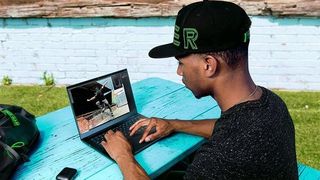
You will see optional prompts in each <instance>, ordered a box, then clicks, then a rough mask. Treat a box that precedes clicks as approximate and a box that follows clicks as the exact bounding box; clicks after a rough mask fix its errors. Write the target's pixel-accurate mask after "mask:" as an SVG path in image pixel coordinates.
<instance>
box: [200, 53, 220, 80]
mask: <svg viewBox="0 0 320 180" xmlns="http://www.w3.org/2000/svg"><path fill="white" fill-rule="evenodd" d="M218 64H219V62H218V60H217V59H216V58H215V57H213V56H212V55H205V57H204V64H203V65H204V66H203V68H204V70H205V71H204V72H205V75H206V76H207V77H212V76H214V75H215V74H216V73H217V72H218Z"/></svg>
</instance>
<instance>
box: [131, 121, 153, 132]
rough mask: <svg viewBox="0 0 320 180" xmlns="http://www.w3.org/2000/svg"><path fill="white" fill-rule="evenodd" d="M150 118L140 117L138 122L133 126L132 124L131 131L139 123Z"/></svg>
mask: <svg viewBox="0 0 320 180" xmlns="http://www.w3.org/2000/svg"><path fill="white" fill-rule="evenodd" d="M146 120H148V119H139V120H138V121H137V122H135V123H134V124H133V125H132V126H130V128H129V130H130V131H131V130H132V129H133V128H134V127H135V126H136V125H137V124H139V123H140V122H142V121H146Z"/></svg>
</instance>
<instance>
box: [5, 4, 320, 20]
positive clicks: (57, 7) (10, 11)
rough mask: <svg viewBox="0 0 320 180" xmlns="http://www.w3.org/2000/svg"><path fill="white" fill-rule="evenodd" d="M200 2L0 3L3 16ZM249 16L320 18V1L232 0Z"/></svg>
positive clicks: (148, 11)
mask: <svg viewBox="0 0 320 180" xmlns="http://www.w3.org/2000/svg"><path fill="white" fill-rule="evenodd" d="M195 1H198V0H131V1H130V0H0V17H5V18H9V17H13V18H20V17H44V18H54V17H131V18H137V17H155V16H175V15H176V14H177V12H178V11H179V9H180V8H181V7H182V6H184V5H186V4H189V3H192V2H195ZM229 1H232V2H234V3H236V4H239V5H240V6H242V7H243V8H244V9H245V10H246V11H247V13H248V14H249V15H273V16H313V17H319V16H320V0H229Z"/></svg>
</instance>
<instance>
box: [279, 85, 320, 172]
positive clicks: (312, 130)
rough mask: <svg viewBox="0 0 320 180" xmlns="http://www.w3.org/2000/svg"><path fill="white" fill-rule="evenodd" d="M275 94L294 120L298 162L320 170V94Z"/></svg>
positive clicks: (281, 92) (280, 92)
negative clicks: (281, 100) (284, 103)
mask: <svg viewBox="0 0 320 180" xmlns="http://www.w3.org/2000/svg"><path fill="white" fill-rule="evenodd" d="M275 92H276V93H277V94H278V95H279V96H280V97H281V98H282V99H283V100H284V101H285V102H286V104H287V106H288V109H289V112H290V115H291V117H292V119H293V122H294V126H295V130H296V131H295V132H296V151H297V158H298V161H299V162H302V163H304V164H306V165H308V166H311V167H314V168H316V169H320V92H288V91H275Z"/></svg>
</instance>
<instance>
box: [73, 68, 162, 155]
mask: <svg viewBox="0 0 320 180" xmlns="http://www.w3.org/2000/svg"><path fill="white" fill-rule="evenodd" d="M67 92H68V96H69V101H70V105H71V108H72V111H73V115H74V120H75V122H76V123H75V124H76V126H77V128H78V132H79V136H80V139H81V140H82V141H83V142H85V143H86V144H88V145H89V146H91V147H92V148H94V149H95V150H97V151H99V152H100V153H102V154H104V155H106V156H107V157H110V156H109V155H108V154H107V152H106V151H105V150H104V148H103V147H102V145H101V144H100V143H101V141H102V140H104V134H105V133H106V132H107V131H108V130H110V129H111V130H113V131H118V130H119V131H121V132H122V133H123V134H124V136H126V138H127V139H128V141H129V143H130V144H131V145H132V149H133V153H134V154H136V153H138V152H140V151H142V150H143V149H145V148H147V147H148V146H150V145H151V144H153V143H155V142H156V141H157V140H158V139H157V140H154V141H152V142H143V143H139V140H140V138H141V136H142V134H143V132H144V130H145V128H146V127H141V128H140V129H139V130H138V131H137V132H136V133H135V135H133V136H129V134H130V132H129V127H130V126H131V125H133V124H134V123H135V122H136V121H137V120H139V119H141V118H144V116H142V115H141V114H139V113H138V112H137V108H136V104H135V101H134V97H133V93H132V89H131V84H130V80H129V75H128V71H127V70H126V69H123V70H120V71H117V72H113V73H111V74H107V75H104V76H101V77H97V78H93V79H90V80H87V81H84V82H80V83H77V84H74V85H70V86H68V87H67ZM153 132H155V128H153V129H152V130H151V132H150V133H153Z"/></svg>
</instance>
